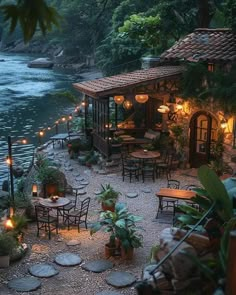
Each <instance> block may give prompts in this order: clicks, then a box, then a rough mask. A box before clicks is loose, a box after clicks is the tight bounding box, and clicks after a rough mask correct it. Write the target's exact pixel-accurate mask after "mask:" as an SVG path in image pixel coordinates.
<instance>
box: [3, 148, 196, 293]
mask: <svg viewBox="0 0 236 295" xmlns="http://www.w3.org/2000/svg"><path fill="white" fill-rule="evenodd" d="M47 151H48V152H49V154H51V156H53V157H54V159H56V160H59V161H60V163H61V164H62V166H61V170H62V171H63V172H65V174H66V177H67V180H68V183H69V184H71V185H72V186H76V185H78V184H79V181H76V176H78V175H80V176H82V177H83V178H84V179H85V180H87V181H89V185H88V186H87V187H86V188H85V190H86V192H87V196H90V197H91V203H90V210H89V216H88V221H89V223H92V222H93V221H95V220H97V218H98V216H99V210H100V204H98V203H97V201H96V200H95V194H94V192H95V191H97V190H99V189H100V185H101V184H108V183H110V184H111V185H112V186H113V187H114V188H115V189H116V190H117V191H120V192H121V193H122V195H121V196H120V198H119V201H121V202H125V203H126V204H127V206H128V209H129V211H130V212H132V213H134V214H136V215H140V216H143V220H142V222H141V223H140V225H141V226H142V227H143V228H144V231H143V233H142V234H143V236H144V241H143V244H144V247H143V248H139V249H135V255H134V259H133V260H132V261H130V262H129V261H122V260H121V259H119V258H110V260H111V261H112V262H113V263H114V267H113V269H112V271H115V270H117V271H127V272H130V273H132V274H133V275H135V277H136V278H137V279H140V278H141V274H142V269H143V267H144V265H145V264H146V263H147V261H148V257H149V255H150V250H151V247H152V246H153V245H156V244H158V241H159V234H160V232H161V231H162V230H163V229H164V228H166V227H169V226H170V225H171V224H170V222H171V219H160V220H157V219H155V215H156V212H157V211H156V210H157V206H158V200H157V198H156V197H155V192H156V191H158V189H159V188H160V187H166V178H165V177H164V176H163V177H162V178H160V179H156V181H155V182H153V181H152V180H147V181H145V183H143V182H142V181H140V182H137V181H134V180H133V181H134V182H132V183H129V180H128V179H126V180H125V182H123V181H122V177H121V172H120V171H119V170H118V169H117V171H116V172H114V171H113V172H112V173H110V174H107V175H101V174H99V173H97V172H95V171H94V169H88V168H87V167H84V166H80V165H79V164H78V162H77V161H76V160H71V159H69V156H68V153H67V151H66V150H65V149H64V150H63V149H60V147H58V146H56V148H55V149H54V150H53V149H52V147H51V146H50V147H48V150H47ZM69 170H71V171H69ZM172 178H173V179H178V180H179V181H180V183H181V186H183V185H185V184H198V181H197V178H196V171H194V170H192V169H188V170H182V171H181V170H178V171H175V172H173V174H172ZM148 190H149V191H150V192H148V193H147V192H144V191H148ZM128 192H136V193H138V197H137V198H134V199H130V198H127V197H126V193H128ZM72 239H73V240H74V239H78V240H79V241H80V242H81V244H80V245H77V246H67V245H66V242H67V241H70V240H72ZM107 241H108V236H106V234H105V233H103V232H98V233H96V234H95V235H94V236H92V237H91V236H90V234H89V231H87V230H85V229H83V228H82V229H81V231H80V233H78V231H77V229H76V228H74V229H71V230H69V231H67V230H66V229H61V230H60V232H59V235H58V236H57V235H55V234H53V235H52V239H51V240H50V241H49V240H48V238H47V236H43V235H42V234H41V236H40V238H37V237H36V224H35V223H31V224H30V225H29V227H28V230H27V233H26V237H25V242H26V243H27V245H28V247H29V249H28V251H27V254H26V256H25V257H24V258H23V259H21V260H20V261H18V262H15V263H12V264H11V265H10V267H9V268H8V269H0V295H8V294H25V293H21V292H15V291H13V290H9V289H8V288H7V282H8V281H9V280H10V279H12V278H16V277H24V276H27V275H29V274H28V268H29V267H30V266H32V265H33V264H36V263H42V262H48V263H53V261H54V257H55V255H56V254H57V253H61V252H68V251H69V252H73V253H77V254H79V255H80V257H81V258H82V260H83V262H82V263H84V262H88V261H92V260H96V259H102V258H104V244H105V243H106V242H107ZM53 264H54V265H55V263H53ZM55 266H56V268H57V269H58V270H59V274H58V275H56V276H54V277H51V278H43V279H40V280H41V282H42V286H41V288H40V289H38V290H36V291H33V292H28V294H35V295H39V294H48V295H49V294H57V295H64V294H70V295H75V294H76V295H83V294H90V295H96V294H97V293H98V292H100V291H103V290H115V288H113V287H112V286H109V285H107V284H106V282H105V278H106V276H107V275H108V274H109V273H110V271H111V270H108V271H106V272H103V273H100V274H96V273H91V272H87V271H85V270H82V268H81V267H80V266H76V267H61V266H58V265H55ZM118 291H119V292H120V293H121V294H127V295H128V294H129V295H134V294H136V291H135V288H134V286H132V287H127V288H123V289H120V290H118Z"/></svg>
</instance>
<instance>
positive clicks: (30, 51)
mask: <svg viewBox="0 0 236 295" xmlns="http://www.w3.org/2000/svg"><path fill="white" fill-rule="evenodd" d="M0 51H2V52H5V53H11V54H25V55H35V56H36V55H37V56H38V57H47V58H49V59H50V60H51V61H52V62H53V63H54V68H60V69H65V70H70V71H73V72H74V73H75V74H78V73H83V72H91V71H93V70H94V69H95V64H94V58H93V57H91V56H85V57H84V60H81V57H80V56H76V55H73V56H72V55H67V54H65V50H64V48H63V47H62V46H60V45H57V44H50V43H49V42H48V40H47V39H45V38H43V39H42V38H41V39H39V40H32V41H31V42H29V43H27V44H25V43H24V41H23V40H22V39H19V40H14V41H11V42H9V43H7V44H1V47H0ZM95 71H98V69H95Z"/></svg>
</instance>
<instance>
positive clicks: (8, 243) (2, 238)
mask: <svg viewBox="0 0 236 295" xmlns="http://www.w3.org/2000/svg"><path fill="white" fill-rule="evenodd" d="M16 244H17V242H16V240H15V239H14V237H13V236H12V234H11V233H9V232H1V233H0V268H1V267H8V266H9V264H10V254H11V252H12V250H13V249H14V247H15V246H16Z"/></svg>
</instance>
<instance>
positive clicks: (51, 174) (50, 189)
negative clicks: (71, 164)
mask: <svg viewBox="0 0 236 295" xmlns="http://www.w3.org/2000/svg"><path fill="white" fill-rule="evenodd" d="M36 179H37V180H38V181H40V182H41V184H42V185H43V192H44V196H45V197H48V196H51V195H56V194H57V193H58V186H59V181H60V171H59V170H58V169H57V168H56V167H53V166H51V163H50V162H49V161H48V160H47V159H45V160H43V161H41V163H40V166H38V168H37V174H36Z"/></svg>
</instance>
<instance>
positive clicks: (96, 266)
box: [82, 259, 113, 273]
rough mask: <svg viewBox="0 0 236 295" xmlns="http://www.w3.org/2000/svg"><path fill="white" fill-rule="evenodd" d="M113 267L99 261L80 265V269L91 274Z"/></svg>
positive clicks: (107, 262)
mask: <svg viewBox="0 0 236 295" xmlns="http://www.w3.org/2000/svg"><path fill="white" fill-rule="evenodd" d="M112 267H113V263H112V262H111V261H108V260H104V259H100V260H95V261H90V262H87V263H85V264H84V265H82V268H83V269H85V270H88V271H92V272H97V273H99V272H103V271H106V270H108V269H110V268H112Z"/></svg>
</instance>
